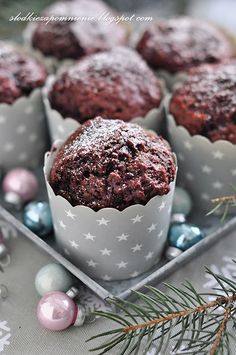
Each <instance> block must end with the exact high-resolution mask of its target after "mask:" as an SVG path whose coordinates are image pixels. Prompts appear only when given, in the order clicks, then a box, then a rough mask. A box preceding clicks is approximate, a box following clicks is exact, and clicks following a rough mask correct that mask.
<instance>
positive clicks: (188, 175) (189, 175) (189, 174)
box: [186, 173, 194, 181]
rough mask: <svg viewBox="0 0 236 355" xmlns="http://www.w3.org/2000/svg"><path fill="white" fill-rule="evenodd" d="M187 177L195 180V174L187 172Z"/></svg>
mask: <svg viewBox="0 0 236 355" xmlns="http://www.w3.org/2000/svg"><path fill="white" fill-rule="evenodd" d="M186 179H188V180H190V181H192V180H194V176H193V175H192V174H191V173H187V174H186Z"/></svg>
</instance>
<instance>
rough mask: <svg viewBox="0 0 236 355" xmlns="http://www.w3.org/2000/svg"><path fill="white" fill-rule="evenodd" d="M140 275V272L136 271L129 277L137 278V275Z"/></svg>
mask: <svg viewBox="0 0 236 355" xmlns="http://www.w3.org/2000/svg"><path fill="white" fill-rule="evenodd" d="M139 274H140V272H138V271H136V270H135V271H134V272H133V273H132V274H130V275H129V276H130V277H137V276H138V275H139Z"/></svg>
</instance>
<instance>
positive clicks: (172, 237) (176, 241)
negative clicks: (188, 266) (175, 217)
mask: <svg viewBox="0 0 236 355" xmlns="http://www.w3.org/2000/svg"><path fill="white" fill-rule="evenodd" d="M203 237H204V234H203V232H202V231H201V229H200V228H198V227H197V226H195V225H194V224H188V223H173V224H172V225H171V226H170V229H169V234H168V240H169V245H170V246H172V247H176V248H179V249H180V250H182V251H185V250H187V249H189V248H190V247H192V246H193V245H195V244H196V243H198V242H199V241H200V240H202V239H203Z"/></svg>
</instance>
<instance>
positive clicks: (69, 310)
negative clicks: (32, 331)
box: [37, 288, 85, 331]
mask: <svg viewBox="0 0 236 355" xmlns="http://www.w3.org/2000/svg"><path fill="white" fill-rule="evenodd" d="M77 293H78V292H75V288H72V290H71V289H70V290H69V291H68V292H67V293H64V292H61V291H54V292H49V293H47V294H46V295H44V296H43V297H42V298H41V300H40V301H39V304H38V307H37V317H38V320H39V322H40V324H41V325H42V326H43V327H44V328H46V329H49V330H54V331H60V330H64V329H66V328H68V327H69V326H70V325H72V324H74V325H75V326H81V325H82V324H83V323H84V321H85V310H84V308H83V307H82V306H78V305H77V304H75V303H74V301H73V300H72V299H71V297H70V296H69V295H71V296H72V297H73V296H74V295H75V294H76V295H77Z"/></svg>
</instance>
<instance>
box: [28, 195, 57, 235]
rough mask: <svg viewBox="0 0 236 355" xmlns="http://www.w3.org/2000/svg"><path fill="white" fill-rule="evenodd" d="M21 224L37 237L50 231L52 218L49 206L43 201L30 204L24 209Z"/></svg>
mask: <svg viewBox="0 0 236 355" xmlns="http://www.w3.org/2000/svg"><path fill="white" fill-rule="evenodd" d="M23 223H24V225H25V226H26V227H28V228H29V229H30V230H32V232H34V233H35V234H37V235H38V236H39V237H44V236H46V235H48V234H49V233H50V232H51V231H52V216H51V211H50V207H49V204H48V203H47V202H43V201H34V202H30V203H29V204H28V205H27V206H26V207H25V209H24V215H23Z"/></svg>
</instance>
